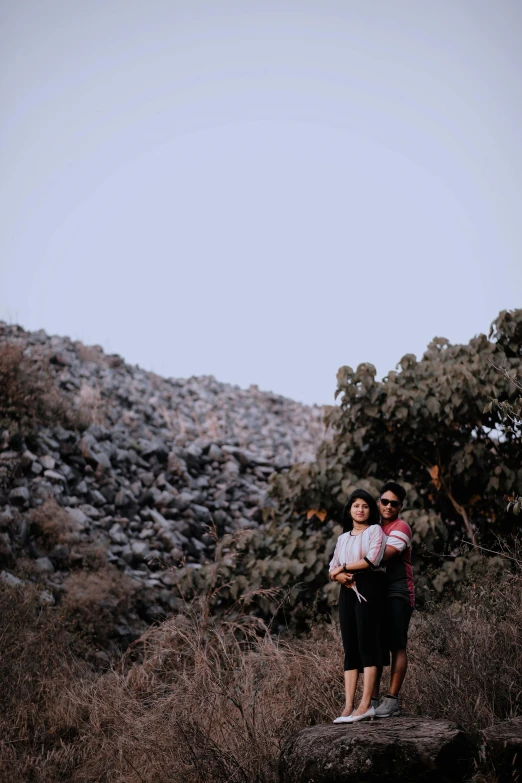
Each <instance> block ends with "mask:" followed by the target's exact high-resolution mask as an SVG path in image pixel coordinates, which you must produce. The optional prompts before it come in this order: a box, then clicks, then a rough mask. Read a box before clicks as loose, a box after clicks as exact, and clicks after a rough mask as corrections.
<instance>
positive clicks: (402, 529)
mask: <svg viewBox="0 0 522 783" xmlns="http://www.w3.org/2000/svg"><path fill="white" fill-rule="evenodd" d="M405 496H406V490H405V489H404V487H402V486H401V485H400V484H397V483H396V482H394V481H388V482H387V483H386V484H384V485H383V486H382V487H381V490H380V492H379V499H378V501H377V503H376V502H375V500H374V499H373V498H372V496H371V495H370V494H369V493H368V492H366V491H365V490H364V489H357V490H355V492H352V494H351V495H350V497H349V498H348V501H347V503H346V505H345V506H344V509H343V526H344V531H345V532H344V533H343V534H342V535H340V536H339V538H338V539H337V545H336V547H335V552H334V555H333V558H332V561H331V563H330V573H329V577H330V580H331V581H336V582H340V584H341V592H340V595H339V621H340V626H341V637H342V641H343V647H344V686H345V693H346V704H345V708H344V710H343V712H342V714H341V715H340V716H339V717H338V718H336V719H335V720H334V723H355V722H356V721H360V720H368V719H370V718H390V717H392V716H393V715H399V691H400V689H401V686H402V683H403V681H404V677H405V675H406V668H407V665H408V658H407V654H406V645H407V640H408V626H409V623H410V619H411V614H412V611H413V606H414V602H415V594H414V589H413V572H412V567H411V530H410V527H409V525H408V523H407V522H404V520H402V519H399V513H400V511H401V509H402V505H403V502H404V498H405ZM390 652H391V675H390V689H389V692H388V694H387V695H386V696H385V697H384V698H383V699H382V700H380V699H379V686H380V680H381V675H382V669H383V666H388V665H389V663H390ZM359 672H362V673H363V693H362V698H361V702H360V704H359V706H358V707H357V709H354V699H355V690H356V687H357V679H358V676H359Z"/></svg>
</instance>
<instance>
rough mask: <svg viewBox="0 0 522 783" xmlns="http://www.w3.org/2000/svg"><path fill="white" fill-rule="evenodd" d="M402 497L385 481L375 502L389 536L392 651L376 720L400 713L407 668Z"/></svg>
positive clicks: (408, 575) (407, 570)
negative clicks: (388, 678) (400, 695)
mask: <svg viewBox="0 0 522 783" xmlns="http://www.w3.org/2000/svg"><path fill="white" fill-rule="evenodd" d="M405 497H406V490H405V489H404V487H402V486H401V485H400V484H397V483H396V482H395V481H387V482H386V484H384V485H383V486H382V487H381V490H380V492H379V500H378V501H377V505H378V507H379V512H380V514H381V524H382V528H383V530H384V533H385V534H386V536H387V537H388V540H387V542H386V549H385V552H384V556H383V561H384V562H385V565H386V578H387V583H388V594H387V599H386V601H387V605H386V633H387V641H388V645H389V649H390V652H391V672H390V690H389V692H388V693H387V695H386V696H385V697H384V698H383V700H382V702H381V703H380V704H379V702H378V698H379V684H380V676H381V674H382V669H381V671H380V672H379V675H378V679H377V684H376V686H375V691H374V694H373V698H372V704H373V706H375V708H376V709H375V717H376V718H391V717H392V716H393V715H399V714H400V708H399V691H400V689H401V686H402V683H403V682H404V677H405V676H406V670H407V668H408V656H407V653H406V646H407V642H408V626H409V624H410V619H411V615H412V612H413V607H414V604H415V592H414V587H413V571H412V567H411V538H412V536H411V529H410V526H409V525H408V523H407V522H405V521H404V520H403V519H399V514H400V512H401V510H402V506H403V503H404V498H405ZM377 704H378V706H377Z"/></svg>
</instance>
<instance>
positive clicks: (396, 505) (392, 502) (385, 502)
mask: <svg viewBox="0 0 522 783" xmlns="http://www.w3.org/2000/svg"><path fill="white" fill-rule="evenodd" d="M379 500H380V502H381V503H382V505H383V506H387V505H388V503H389V504H390V506H391V507H392V508H399V506H400V505H401V503H400V501H399V500H388V498H379Z"/></svg>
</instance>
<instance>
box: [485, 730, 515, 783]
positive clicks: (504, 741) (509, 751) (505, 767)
mask: <svg viewBox="0 0 522 783" xmlns="http://www.w3.org/2000/svg"><path fill="white" fill-rule="evenodd" d="M482 736H483V737H484V745H485V751H486V757H487V760H488V761H489V762H490V763H491V765H492V766H493V769H494V770H495V773H496V775H497V776H498V778H499V779H500V780H513V781H515V780H520V779H522V774H521V773H522V718H513V720H505V721H502V723H497V724H496V726H490V728H489V729H485V730H484V731H483V732H482Z"/></svg>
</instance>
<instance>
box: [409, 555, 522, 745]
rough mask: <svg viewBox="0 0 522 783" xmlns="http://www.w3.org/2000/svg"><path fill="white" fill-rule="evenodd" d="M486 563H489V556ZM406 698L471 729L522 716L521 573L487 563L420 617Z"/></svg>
mask: <svg viewBox="0 0 522 783" xmlns="http://www.w3.org/2000/svg"><path fill="white" fill-rule="evenodd" d="M484 563H485V564H487V563H488V561H487V560H486V559H485V560H484ZM412 626H413V627H412V629H411V643H410V662H411V663H410V669H409V672H408V675H407V678H406V681H405V687H404V704H405V706H406V708H407V709H408V710H409V711H411V712H414V713H416V714H421V715H429V716H432V717H441V718H449V719H451V720H454V721H456V722H457V723H459V724H460V725H461V726H463V727H464V728H466V729H468V730H469V731H476V730H477V729H480V728H485V727H486V726H490V725H492V724H493V723H496V722H498V721H499V720H505V719H508V718H512V717H515V716H518V715H521V714H522V574H521V572H520V567H517V570H516V571H515V572H513V571H511V569H510V568H509V567H507V564H505V565H504V567H503V570H499V567H498V564H493V563H491V562H490V564H489V567H488V566H487V565H486V567H485V568H484V571H483V574H482V575H481V576H480V578H479V579H478V580H477V581H476V582H474V583H471V584H468V585H466V586H465V587H464V588H463V590H462V593H461V595H460V598H459V600H458V601H447V602H446V603H442V604H438V605H436V606H434V607H433V608H432V609H431V610H430V611H428V612H424V613H417V614H416V615H414V620H413V622H412Z"/></svg>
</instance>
